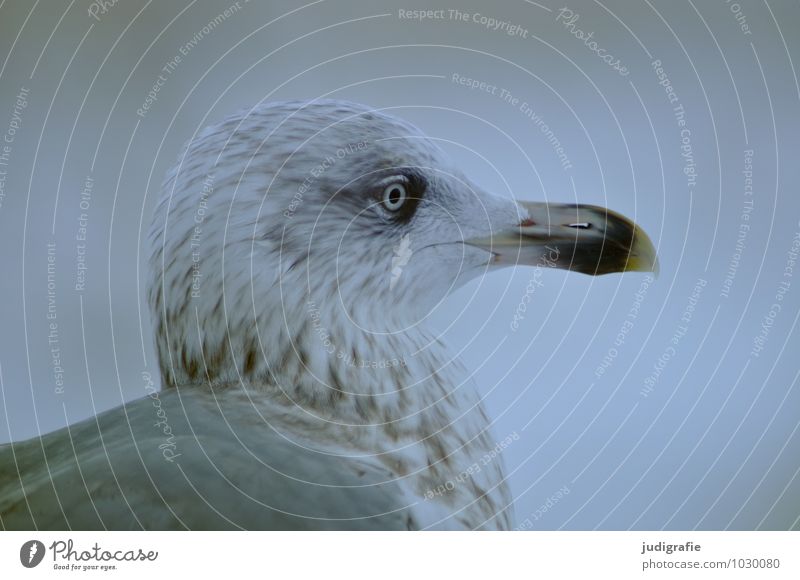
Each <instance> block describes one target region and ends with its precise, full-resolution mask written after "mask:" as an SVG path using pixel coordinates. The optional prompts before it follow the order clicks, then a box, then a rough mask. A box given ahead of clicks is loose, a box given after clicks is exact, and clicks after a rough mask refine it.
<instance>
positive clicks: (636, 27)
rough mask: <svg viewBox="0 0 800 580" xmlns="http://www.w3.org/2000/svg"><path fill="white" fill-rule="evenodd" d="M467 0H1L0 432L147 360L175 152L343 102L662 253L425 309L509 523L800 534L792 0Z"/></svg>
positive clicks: (140, 389) (501, 282) (797, 140)
mask: <svg viewBox="0 0 800 580" xmlns="http://www.w3.org/2000/svg"><path fill="white" fill-rule="evenodd" d="M454 5H455V3H451V4H449V5H445V4H442V5H431V6H429V7H426V8H425V9H426V10H428V9H430V10H435V12H433V13H430V14H428V15H426V16H430V17H429V18H425V19H420V18H418V17H417V16H419V15H415V13H413V12H411V11H412V10H415V9H420V8H421V6H415V5H403V4H399V3H397V2H393V1H387V0H378V1H373V2H356V1H351V0H347V1H337V0H319V1H316V2H311V3H309V4H306V5H301V4H299V3H291V2H284V1H271V2H269V3H257V2H248V1H246V0H240V1H239V2H231V1H229V0H223V1H220V2H210V1H200V0H198V1H192V2H152V1H141V0H125V1H122V2H116V3H115V2H114V1H113V0H109V1H106V2H99V1H98V2H90V1H89V0H72V1H71V2H68V1H66V0H64V1H56V0H52V1H48V2H39V1H38V0H37V1H36V2H30V1H28V0H6V1H3V2H0V247H2V252H3V256H4V259H3V263H4V264H5V267H4V272H3V274H2V276H0V292H2V300H0V320H2V327H0V377H1V378H2V382H1V383H0V386H1V387H2V389H1V391H2V398H1V399H0V407H2V412H1V413H0V442H7V441H12V440H14V441H16V440H21V439H26V438H30V437H33V436H35V435H37V434H38V433H44V432H48V431H52V430H54V429H57V428H60V427H62V426H64V425H66V424H69V423H73V422H75V421H78V420H81V419H84V418H86V417H89V416H91V415H93V414H95V413H97V412H100V411H102V410H105V409H109V408H111V407H114V406H117V405H119V404H120V403H121V402H123V401H126V400H132V399H135V398H139V397H142V396H144V395H145V394H146V391H145V390H144V387H145V384H146V381H143V379H142V373H143V372H150V373H152V375H153V376H154V377H157V375H158V372H157V364H156V360H155V358H154V352H153V345H152V334H153V333H152V331H151V328H150V322H149V314H148V311H147V307H146V302H145V286H144V283H145V282H144V281H145V280H146V275H145V274H146V271H145V259H146V256H147V255H148V248H147V243H146V236H145V232H146V231H147V228H148V226H149V222H150V218H151V213H152V209H153V206H154V200H155V198H156V197H157V194H158V189H159V186H160V183H161V181H162V178H163V175H164V173H165V171H166V170H167V168H168V167H169V166H170V165H171V164H172V163H173V161H174V160H175V159H176V156H177V153H178V150H179V148H180V146H181V144H182V143H183V142H184V141H186V140H187V139H189V138H190V137H191V136H192V135H193V134H194V133H195V132H196V131H198V130H200V129H201V128H202V127H203V126H205V125H207V124H209V123H211V122H215V121H218V120H220V119H221V118H222V117H224V116H226V115H227V114H229V113H230V112H232V111H235V110H236V109H239V108H242V107H245V106H251V105H253V104H255V103H257V102H260V101H270V100H281V99H290V98H292V99H293V98H300V99H311V98H317V97H330V98H341V99H348V100H353V101H358V102H363V103H366V104H369V105H372V106H374V107H376V108H386V109H387V110H389V112H391V113H393V114H395V115H398V116H401V117H403V118H405V119H408V120H409V121H411V122H413V123H414V124H416V125H417V126H419V127H420V128H421V129H422V130H423V131H424V132H426V133H427V134H428V135H430V136H432V137H435V138H438V139H441V140H442V141H441V142H442V143H443V147H445V148H446V149H447V150H448V152H449V153H450V154H451V155H452V156H453V157H454V158H455V159H456V160H457V162H458V163H459V164H460V165H461V166H462V167H464V168H465V169H466V170H467V173H468V175H469V176H470V177H472V178H473V179H474V180H475V181H476V182H477V183H479V184H480V185H481V186H483V187H485V188H486V189H488V190H490V191H494V192H495V193H497V194H499V195H504V196H509V197H510V196H514V197H517V198H521V199H531V200H552V201H563V202H574V201H580V202H583V203H593V204H599V205H604V206H608V207H610V208H613V209H614V210H616V211H619V212H621V213H624V214H626V215H628V216H630V217H632V218H634V219H635V221H636V222H637V223H639V224H640V225H642V226H643V227H644V228H645V229H646V230H647V231H648V232H649V233H650V235H651V237H652V239H653V241H654V243H655V244H656V246H657V247H658V252H659V257H660V262H661V272H660V275H659V276H658V277H657V278H655V277H652V276H648V275H645V274H629V275H624V276H620V275H611V276H604V277H600V278H591V277H588V276H582V275H578V274H571V273H566V272H562V271H551V270H547V271H542V272H536V271H535V270H533V269H518V270H507V271H503V272H499V273H495V274H493V275H492V276H490V277H487V278H485V279H482V280H479V281H475V282H474V283H472V284H471V285H469V286H467V287H465V288H463V289H462V290H460V291H459V292H458V293H457V294H456V295H454V296H453V297H452V299H451V300H449V301H448V302H447V303H446V304H445V305H444V306H443V307H441V308H439V309H438V310H437V311H436V313H435V315H434V319H435V320H434V323H435V324H436V325H437V327H438V328H439V329H440V331H441V332H442V333H443V334H444V335H445V336H446V337H447V339H448V340H449V341H450V342H451V343H452V344H453V345H454V347H455V348H456V349H457V350H459V351H461V356H462V357H463V360H464V361H466V363H467V364H468V366H469V367H470V368H471V369H473V370H474V371H475V376H476V378H477V382H478V384H479V385H480V387H481V391H482V395H483V396H484V397H485V402H486V405H487V407H488V409H489V414H490V416H491V417H493V418H494V419H495V423H494V426H493V429H494V436H495V437H496V439H497V440H498V441H501V440H503V439H505V438H507V437H508V436H512V439H513V443H512V444H510V445H509V446H508V447H507V448H506V449H505V450H504V451H503V457H504V460H505V462H506V466H507V468H508V473H509V477H510V483H511V487H512V490H513V492H514V494H515V497H516V514H517V520H518V524H519V526H520V527H521V528H522V529H629V528H634V529H695V528H696V529H788V528H795V529H797V528H799V527H800V478H798V471H800V434H798V433H797V431H798V425H800V387H799V386H798V372H800V364H799V362H800V359H799V358H798V355H799V354H800V353H799V352H798V350H799V348H800V339H799V338H798V331H797V322H798V316H800V308H799V306H800V265H798V263H797V261H796V260H797V253H798V251H799V250H800V194H799V193H798V186H799V185H800V163H798V153H799V152H800V106H799V105H800V86H799V85H798V78H797V71H796V65H795V61H797V59H798V57H799V56H800V38H799V37H798V35H797V34H796V30H797V28H798V26H799V25H800V6H798V5H797V3H795V2H790V1H788V0H786V1H780V0H768V1H767V0H765V1H764V2H756V1H748V0H742V1H740V2H736V3H734V2H729V1H726V0H715V1H713V2H693V1H692V0H680V1H678V2H672V1H667V0H658V1H653V0H650V1H648V0H645V2H642V3H631V2H625V1H623V0H612V1H604V2H597V1H588V0H570V2H569V3H568V4H567V5H564V4H562V3H559V4H556V3H554V2H552V1H550V0H542V2H541V3H537V2H531V1H528V0H508V1H504V2H499V3H494V4H487V3H485V2H483V3H482V2H477V1H470V2H463V1H462V2H459V3H458V4H457V6H458V8H457V9H456V8H454V7H453V6H454ZM176 57H178V58H176ZM798 66H800V61H798ZM156 89H157V90H156ZM151 91H152V94H151V95H150V98H148V93H151ZM152 97H155V98H154V99H153V98H152ZM515 316H516V319H515ZM515 320H516V321H517V323H516V324H514V321H515ZM515 434H516V435H518V437H514V435H515Z"/></svg>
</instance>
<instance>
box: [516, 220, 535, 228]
mask: <svg viewBox="0 0 800 580" xmlns="http://www.w3.org/2000/svg"><path fill="white" fill-rule="evenodd" d="M535 225H536V222H535V221H533V220H532V219H531V218H528V219H524V220H522V221H521V222H519V227H521V228H529V227H531V226H535Z"/></svg>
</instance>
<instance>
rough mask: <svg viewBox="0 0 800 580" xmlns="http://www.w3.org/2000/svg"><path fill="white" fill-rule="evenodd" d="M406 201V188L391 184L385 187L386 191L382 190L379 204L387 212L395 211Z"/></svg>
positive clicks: (400, 184) (401, 185) (398, 184)
mask: <svg viewBox="0 0 800 580" xmlns="http://www.w3.org/2000/svg"><path fill="white" fill-rule="evenodd" d="M407 199H408V194H407V193H406V188H405V186H403V184H402V183H392V184H391V185H388V186H386V189H384V190H383V196H382V197H381V203H382V204H383V207H385V208H386V209H388V210H389V211H397V210H399V209H400V208H401V207H403V204H404V203H405V202H406V200H407Z"/></svg>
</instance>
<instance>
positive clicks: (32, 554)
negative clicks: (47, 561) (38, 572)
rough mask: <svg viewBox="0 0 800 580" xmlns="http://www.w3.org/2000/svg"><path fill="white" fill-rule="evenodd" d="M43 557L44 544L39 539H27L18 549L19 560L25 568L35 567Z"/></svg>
mask: <svg viewBox="0 0 800 580" xmlns="http://www.w3.org/2000/svg"><path fill="white" fill-rule="evenodd" d="M43 559H44V544H43V543H41V542H40V541H39V540H28V541H27V542H25V543H24V544H22V547H21V548H20V549H19V561H20V562H22V565H23V566H25V567H26V568H35V567H36V566H38V565H39V564H41V562H42V560H43Z"/></svg>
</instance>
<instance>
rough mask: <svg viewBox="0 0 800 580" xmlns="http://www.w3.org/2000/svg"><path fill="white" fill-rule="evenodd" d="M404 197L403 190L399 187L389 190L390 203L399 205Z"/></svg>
mask: <svg viewBox="0 0 800 580" xmlns="http://www.w3.org/2000/svg"><path fill="white" fill-rule="evenodd" d="M402 197H403V192H402V191H400V188H399V187H394V188H392V190H391V191H390V192H389V203H390V204H391V205H397V204H398V203H399V202H400V200H401V199H402Z"/></svg>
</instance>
